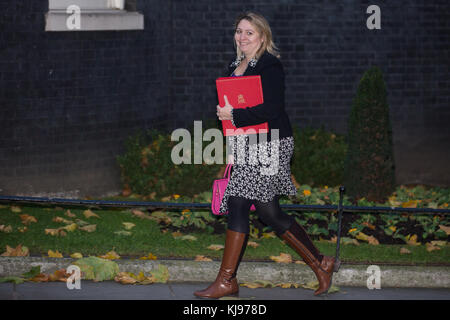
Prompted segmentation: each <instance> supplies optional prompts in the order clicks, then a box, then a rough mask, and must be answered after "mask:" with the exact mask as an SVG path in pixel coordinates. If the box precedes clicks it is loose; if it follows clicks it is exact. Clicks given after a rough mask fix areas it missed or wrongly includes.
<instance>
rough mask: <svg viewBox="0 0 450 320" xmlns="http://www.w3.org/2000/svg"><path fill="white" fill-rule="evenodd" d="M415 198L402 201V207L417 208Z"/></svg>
mask: <svg viewBox="0 0 450 320" xmlns="http://www.w3.org/2000/svg"><path fill="white" fill-rule="evenodd" d="M417 203H418V201H417V200H409V201H407V202H403V203H402V208H417Z"/></svg>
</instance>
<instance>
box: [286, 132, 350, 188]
mask: <svg viewBox="0 0 450 320" xmlns="http://www.w3.org/2000/svg"><path fill="white" fill-rule="evenodd" d="M293 130H294V139H295V148H294V156H293V158H292V164H291V172H292V174H293V175H294V177H295V178H296V180H297V181H298V183H300V184H307V185H310V186H325V185H327V186H338V185H341V184H342V182H343V169H344V161H345V156H346V152H347V144H346V143H345V136H343V135H338V134H335V133H333V132H329V131H326V130H324V129H323V127H322V128H320V129H313V128H303V129H299V128H297V127H294V129H293Z"/></svg>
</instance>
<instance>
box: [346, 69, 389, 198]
mask: <svg viewBox="0 0 450 320" xmlns="http://www.w3.org/2000/svg"><path fill="white" fill-rule="evenodd" d="M347 139H348V140H347V142H348V154H347V157H346V160H345V171H344V177H345V181H344V184H345V186H346V190H347V194H348V195H349V197H350V198H351V199H352V201H353V202H356V201H357V200H358V199H361V198H366V199H367V200H369V201H377V202H384V201H385V200H386V199H387V197H388V196H389V195H390V194H391V193H392V192H393V191H394V189H395V164H394V155H393V146H392V126H391V122H390V118H389V106H388V104H387V93H386V85H385V83H384V80H383V74H382V72H381V70H380V69H379V68H378V67H372V68H371V69H369V70H368V71H367V72H365V73H364V75H363V77H362V79H361V81H360V83H359V85H358V89H357V92H356V97H355V99H354V100H353V105H352V110H351V112H350V117H349V123H348V135H347Z"/></svg>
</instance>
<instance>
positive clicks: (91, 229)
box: [79, 224, 97, 232]
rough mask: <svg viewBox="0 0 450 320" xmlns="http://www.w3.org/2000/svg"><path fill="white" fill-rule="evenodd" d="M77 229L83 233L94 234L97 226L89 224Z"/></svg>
mask: <svg viewBox="0 0 450 320" xmlns="http://www.w3.org/2000/svg"><path fill="white" fill-rule="evenodd" d="M79 229H80V230H83V231H87V232H94V231H95V230H96V229H97V225H96V224H89V225H87V226H84V227H80V228H79Z"/></svg>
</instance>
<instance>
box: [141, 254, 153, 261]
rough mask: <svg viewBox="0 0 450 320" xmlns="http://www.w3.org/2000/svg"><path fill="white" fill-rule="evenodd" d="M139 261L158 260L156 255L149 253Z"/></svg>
mask: <svg viewBox="0 0 450 320" xmlns="http://www.w3.org/2000/svg"><path fill="white" fill-rule="evenodd" d="M139 260H157V258H156V256H155V255H154V254H152V253H149V254H148V255H147V256H144V257H140V258H139Z"/></svg>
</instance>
